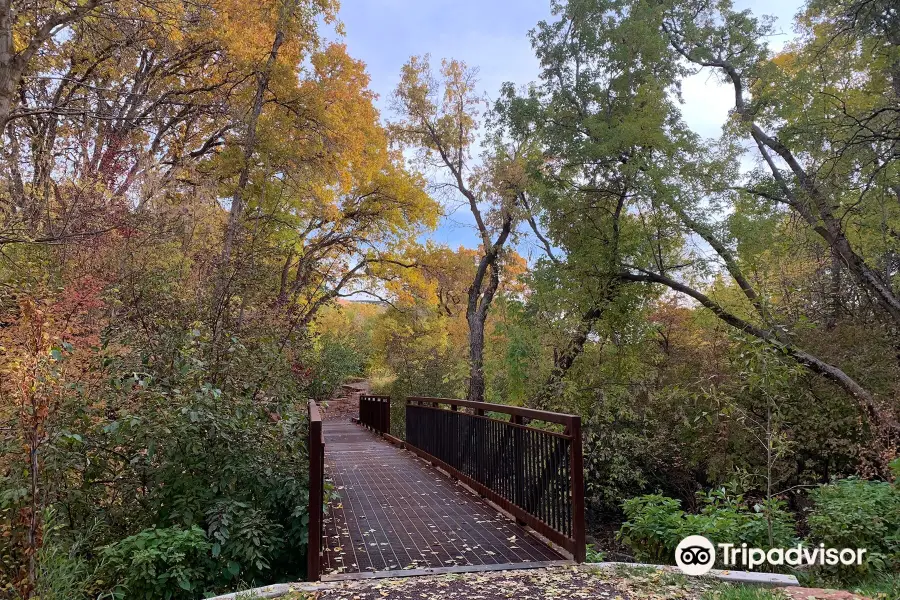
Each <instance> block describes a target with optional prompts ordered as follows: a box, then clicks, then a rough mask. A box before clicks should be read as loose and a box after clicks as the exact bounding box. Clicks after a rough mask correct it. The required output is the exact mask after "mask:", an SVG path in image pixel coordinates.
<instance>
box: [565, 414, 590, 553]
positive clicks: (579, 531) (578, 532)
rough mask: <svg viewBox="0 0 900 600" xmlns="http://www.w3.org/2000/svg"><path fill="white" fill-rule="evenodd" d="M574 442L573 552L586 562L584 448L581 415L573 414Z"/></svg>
mask: <svg viewBox="0 0 900 600" xmlns="http://www.w3.org/2000/svg"><path fill="white" fill-rule="evenodd" d="M569 428H570V431H569V433H570V435H571V436H572V444H571V446H570V447H569V448H570V450H569V451H570V452H571V453H572V456H571V464H572V537H573V538H574V539H575V549H574V550H573V551H572V554H573V556H574V558H575V562H580V563H582V562H584V561H585V558H586V554H587V548H586V546H585V544H586V543H587V540H586V525H585V522H584V521H585V519H584V454H583V452H584V450H583V448H582V440H581V417H579V416H573V417H572V421H571V424H570V425H569Z"/></svg>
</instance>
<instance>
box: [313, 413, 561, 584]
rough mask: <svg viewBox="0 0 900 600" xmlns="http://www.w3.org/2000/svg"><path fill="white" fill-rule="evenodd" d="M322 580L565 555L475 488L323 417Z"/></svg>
mask: <svg viewBox="0 0 900 600" xmlns="http://www.w3.org/2000/svg"><path fill="white" fill-rule="evenodd" d="M323 430H324V433H325V448H326V450H325V473H326V476H327V478H328V479H330V480H331V481H332V482H333V484H334V487H335V491H336V492H337V494H338V495H339V497H338V498H335V499H334V500H332V501H331V503H330V506H329V510H328V514H327V515H326V517H325V522H324V536H325V543H324V546H325V553H324V561H323V562H324V572H323V577H322V579H323V580H329V579H332V580H333V579H344V578H353V577H361V576H369V575H365V574H372V573H381V574H383V573H384V572H388V571H411V570H420V569H434V568H438V569H442V570H443V569H451V570H478V569H484V570H488V569H492V568H497V567H498V566H499V565H516V566H529V565H535V566H536V564H538V563H547V562H548V561H560V560H562V556H560V555H559V554H558V553H556V552H555V551H554V550H553V549H551V548H550V547H549V546H548V545H546V544H545V543H544V542H542V541H541V540H540V539H538V538H537V537H536V536H533V535H532V534H530V533H529V532H528V531H527V530H526V529H525V528H524V527H521V526H519V525H517V524H516V523H515V521H513V520H511V519H509V518H507V517H506V516H504V515H502V514H500V513H499V512H497V511H496V510H495V509H494V508H492V507H491V506H490V505H488V504H487V503H486V502H484V500H482V499H481V498H479V497H478V496H477V495H475V494H473V493H471V492H470V491H469V490H468V489H466V488H465V487H463V486H461V485H459V484H458V483H456V482H455V481H453V480H452V479H450V478H449V477H446V476H444V475H443V474H442V473H440V472H439V471H437V470H436V469H435V468H433V467H432V466H431V465H430V464H429V463H426V462H424V461H422V460H421V459H419V458H418V457H416V456H415V455H413V454H412V453H410V452H408V451H405V450H402V449H400V448H398V447H396V446H393V445H392V444H390V443H388V442H387V441H385V440H383V439H382V438H380V437H378V436H376V435H374V434H372V433H370V432H369V431H368V430H366V429H365V428H363V427H361V426H359V425H356V424H354V423H351V422H349V421H346V420H326V421H325V422H324V423H323Z"/></svg>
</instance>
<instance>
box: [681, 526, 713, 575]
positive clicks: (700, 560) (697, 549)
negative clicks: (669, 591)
mask: <svg viewBox="0 0 900 600" xmlns="http://www.w3.org/2000/svg"><path fill="white" fill-rule="evenodd" d="M715 562H716V551H715V549H714V548H713V545H712V542H710V541H709V540H708V539H706V538H705V537H703V536H702V535H689V536H688V537H686V538H684V539H683V540H681V542H680V543H679V544H678V547H677V548H675V564H677V565H678V568H679V569H681V572H682V573H684V574H685V575H704V574H706V573H708V572H709V570H710V569H712V566H713V563H715Z"/></svg>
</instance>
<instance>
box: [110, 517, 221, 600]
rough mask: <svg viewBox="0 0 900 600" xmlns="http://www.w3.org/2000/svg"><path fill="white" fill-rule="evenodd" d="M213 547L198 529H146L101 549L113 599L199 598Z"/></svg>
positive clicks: (159, 599) (208, 568)
mask: <svg viewBox="0 0 900 600" xmlns="http://www.w3.org/2000/svg"><path fill="white" fill-rule="evenodd" d="M211 551H212V544H210V543H209V542H208V541H207V539H206V533H204V531H203V530H202V529H200V528H199V527H197V526H194V527H191V528H190V529H180V528H177V527H172V528H166V529H146V530H144V531H141V532H140V533H138V534H136V535H132V536H129V537H127V538H125V539H122V540H120V541H118V542H116V543H115V544H111V545H109V546H106V547H105V548H103V550H102V558H103V561H104V563H103V565H104V567H103V570H104V572H105V573H107V577H108V578H109V579H108V580H109V581H113V582H115V585H114V587H113V597H114V598H116V599H119V598H129V599H132V598H134V599H136V600H163V599H164V600H170V599H176V598H196V597H197V596H198V592H199V591H202V590H203V589H204V588H205V586H206V585H207V584H208V583H209V582H208V578H207V573H208V572H209V570H210V562H211V554H210V553H211Z"/></svg>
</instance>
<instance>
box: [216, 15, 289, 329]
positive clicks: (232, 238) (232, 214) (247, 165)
mask: <svg viewBox="0 0 900 600" xmlns="http://www.w3.org/2000/svg"><path fill="white" fill-rule="evenodd" d="M283 43H284V30H283V29H281V28H279V29H278V31H277V32H276V33H275V39H274V41H273V42H272V49H271V51H270V52H269V57H268V59H267V60H266V64H265V67H264V68H263V69H262V70H261V71H259V72H258V73H257V75H256V94H255V96H254V98H253V106H252V107H251V109H250V113H249V114H248V116H247V124H246V132H245V134H244V144H243V164H242V166H241V172H240V174H239V175H238V183H237V186H236V187H235V189H234V194H233V195H232V197H231V207H230V209H229V213H228V226H227V227H226V229H225V238H224V240H223V243H222V256H221V259H220V262H219V275H218V281H217V283H216V287H215V290H214V293H213V315H212V318H213V337H214V338H215V337H217V333H218V331H219V327H218V325H219V321H220V320H221V318H222V315H223V314H224V313H225V312H226V311H225V307H226V306H227V304H228V294H229V287H230V284H229V281H230V278H231V276H230V271H231V269H230V266H231V259H232V255H233V254H234V247H235V244H236V241H237V237H238V234H239V232H240V225H241V216H242V215H243V212H244V192H245V191H246V189H247V184H248V183H249V182H250V169H251V166H252V163H253V155H254V154H255V152H256V128H257V125H258V124H259V116H260V115H261V114H262V109H263V105H264V104H265V93H266V89H267V88H268V86H269V78H270V77H271V74H272V69H273V67H274V66H275V62H276V61H277V60H278V51H279V50H280V49H281V45H282V44H283Z"/></svg>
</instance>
